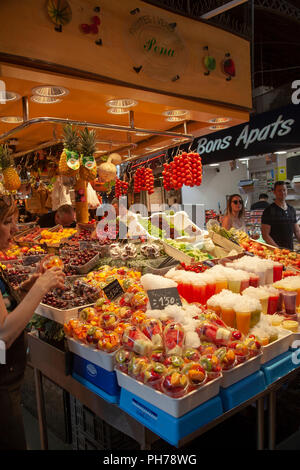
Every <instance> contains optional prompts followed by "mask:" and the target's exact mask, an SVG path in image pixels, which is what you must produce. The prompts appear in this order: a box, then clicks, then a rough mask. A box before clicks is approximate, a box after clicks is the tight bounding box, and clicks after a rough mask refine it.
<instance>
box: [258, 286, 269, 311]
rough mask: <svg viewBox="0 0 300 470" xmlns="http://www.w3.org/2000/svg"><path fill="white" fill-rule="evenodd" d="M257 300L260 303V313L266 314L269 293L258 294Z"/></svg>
mask: <svg viewBox="0 0 300 470" xmlns="http://www.w3.org/2000/svg"><path fill="white" fill-rule="evenodd" d="M259 301H260V304H261V310H262V313H263V314H265V315H267V313H268V304H269V294H268V293H267V292H266V293H265V294H263V293H262V294H260V296H259Z"/></svg>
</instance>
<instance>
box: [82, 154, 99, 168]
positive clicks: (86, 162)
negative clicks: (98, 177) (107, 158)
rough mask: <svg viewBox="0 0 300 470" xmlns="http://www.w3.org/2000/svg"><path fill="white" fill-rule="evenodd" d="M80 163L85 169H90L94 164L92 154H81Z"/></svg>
mask: <svg viewBox="0 0 300 470" xmlns="http://www.w3.org/2000/svg"><path fill="white" fill-rule="evenodd" d="M82 165H83V166H84V168H86V169H87V170H92V169H93V168H94V167H95V166H96V161H95V158H94V157H93V155H89V156H87V155H83V156H82Z"/></svg>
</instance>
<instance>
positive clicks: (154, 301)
mask: <svg viewBox="0 0 300 470" xmlns="http://www.w3.org/2000/svg"><path fill="white" fill-rule="evenodd" d="M147 295H148V297H149V302H150V305H151V308H152V309H153V310H156V309H157V310H163V309H164V308H165V307H168V305H179V306H181V305H182V303H181V300H180V297H179V294H178V290H177V288H176V287H168V288H165V289H151V290H148V291H147Z"/></svg>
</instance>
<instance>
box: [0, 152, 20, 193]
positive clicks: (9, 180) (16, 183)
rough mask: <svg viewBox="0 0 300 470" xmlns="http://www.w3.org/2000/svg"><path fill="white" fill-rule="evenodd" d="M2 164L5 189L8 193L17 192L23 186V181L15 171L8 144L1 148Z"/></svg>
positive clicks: (0, 158)
mask: <svg viewBox="0 0 300 470" xmlns="http://www.w3.org/2000/svg"><path fill="white" fill-rule="evenodd" d="M0 164H1V168H2V175H3V186H4V188H5V189H6V190H7V191H17V190H18V189H19V188H20V186H21V180H20V177H19V175H18V173H17V171H16V169H15V165H14V159H13V157H12V155H11V152H10V149H9V147H8V145H6V144H4V145H1V146H0Z"/></svg>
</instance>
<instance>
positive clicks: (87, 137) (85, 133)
mask: <svg viewBox="0 0 300 470" xmlns="http://www.w3.org/2000/svg"><path fill="white" fill-rule="evenodd" d="M95 150H96V132H95V131H94V130H92V131H89V130H88V128H87V127H85V128H84V129H83V130H82V131H80V153H82V155H86V156H90V155H93V154H94V153H95Z"/></svg>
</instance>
